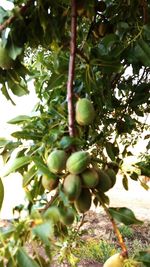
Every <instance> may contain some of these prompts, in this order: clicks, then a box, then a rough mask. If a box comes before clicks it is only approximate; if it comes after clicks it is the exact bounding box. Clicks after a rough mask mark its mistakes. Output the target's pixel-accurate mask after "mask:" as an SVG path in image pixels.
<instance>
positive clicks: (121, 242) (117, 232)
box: [93, 191, 128, 258]
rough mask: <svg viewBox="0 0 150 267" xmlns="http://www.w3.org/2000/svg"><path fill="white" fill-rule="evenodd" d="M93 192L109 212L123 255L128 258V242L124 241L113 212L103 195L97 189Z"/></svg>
mask: <svg viewBox="0 0 150 267" xmlns="http://www.w3.org/2000/svg"><path fill="white" fill-rule="evenodd" d="M93 193H94V194H95V196H96V197H97V198H98V200H99V201H100V203H101V205H102V207H103V209H104V211H105V212H106V214H107V216H108V218H109V220H110V221H111V223H112V227H113V230H114V233H115V235H116V237H117V239H118V242H119V244H120V247H121V249H122V253H121V255H122V256H123V257H124V258H127V257H128V250H127V247H126V244H125V242H124V240H123V237H122V235H121V233H120V231H119V229H118V226H117V224H116V222H115V220H114V218H113V217H112V216H111V214H110V212H109V210H108V208H107V206H106V205H105V204H104V203H103V201H102V200H101V197H100V196H99V195H98V194H97V193H96V192H95V191H93Z"/></svg>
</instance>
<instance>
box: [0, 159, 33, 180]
mask: <svg viewBox="0 0 150 267" xmlns="http://www.w3.org/2000/svg"><path fill="white" fill-rule="evenodd" d="M30 161H31V158H30V157H28V156H23V157H19V158H15V159H14V160H12V159H10V160H9V161H8V162H7V163H6V165H5V166H4V169H3V170H2V176H7V175H9V174H10V173H12V172H15V171H17V170H18V169H19V168H21V167H23V166H24V165H26V164H28V163H29V162H30Z"/></svg>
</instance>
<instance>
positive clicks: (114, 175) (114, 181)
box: [106, 169, 116, 187]
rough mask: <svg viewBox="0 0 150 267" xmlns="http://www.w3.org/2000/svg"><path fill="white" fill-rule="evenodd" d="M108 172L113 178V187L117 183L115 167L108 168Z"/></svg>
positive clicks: (111, 178)
mask: <svg viewBox="0 0 150 267" xmlns="http://www.w3.org/2000/svg"><path fill="white" fill-rule="evenodd" d="M106 173H107V175H108V176H109V178H110V180H111V184H112V185H111V187H113V186H114V185H115V183H116V173H115V172H114V171H113V169H107V170H106Z"/></svg>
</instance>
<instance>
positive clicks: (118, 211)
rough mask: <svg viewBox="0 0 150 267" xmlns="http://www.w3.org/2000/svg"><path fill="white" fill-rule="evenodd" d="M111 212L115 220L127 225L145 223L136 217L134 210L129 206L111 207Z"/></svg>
mask: <svg viewBox="0 0 150 267" xmlns="http://www.w3.org/2000/svg"><path fill="white" fill-rule="evenodd" d="M109 212H110V214H111V216H112V217H113V218H114V219H115V220H117V221H118V222H121V223H124V224H125V225H130V224H143V222H142V221H140V220H138V219H136V217H135V215H134V213H133V211H132V210H130V209H128V208H125V207H123V208H109Z"/></svg>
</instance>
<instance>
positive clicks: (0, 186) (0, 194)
mask: <svg viewBox="0 0 150 267" xmlns="http://www.w3.org/2000/svg"><path fill="white" fill-rule="evenodd" d="M3 200H4V186H3V183H2V179H1V178H0V210H1V208H2V204H3Z"/></svg>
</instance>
